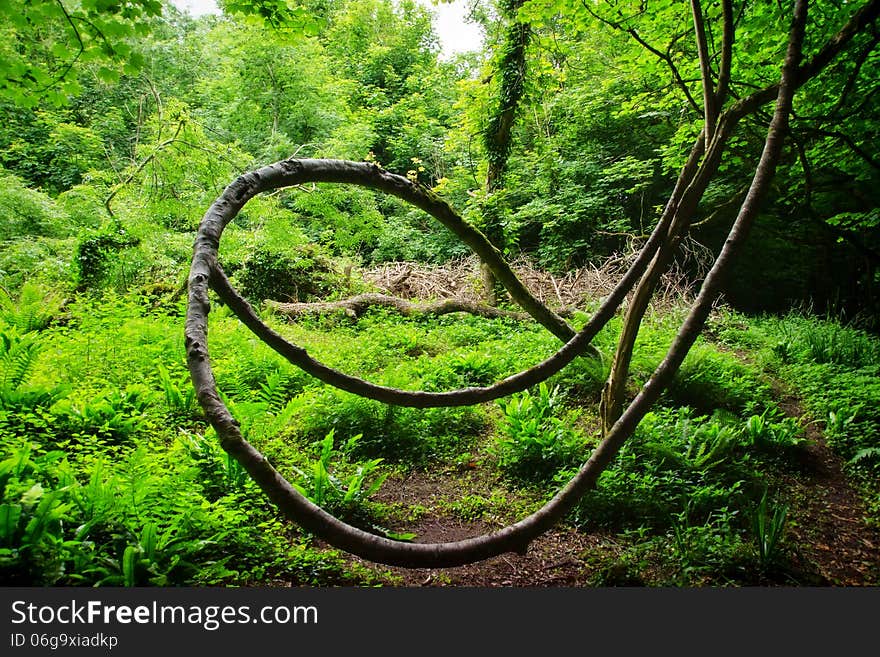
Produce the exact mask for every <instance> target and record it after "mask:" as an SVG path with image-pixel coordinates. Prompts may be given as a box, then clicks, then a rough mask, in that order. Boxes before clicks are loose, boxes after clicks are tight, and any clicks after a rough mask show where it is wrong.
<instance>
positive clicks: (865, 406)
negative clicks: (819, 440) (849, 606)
mask: <svg viewBox="0 0 880 657" xmlns="http://www.w3.org/2000/svg"><path fill="white" fill-rule="evenodd" d="M718 331H719V334H720V338H721V339H723V340H724V341H725V342H727V343H728V344H731V345H733V346H735V347H739V348H748V349H750V350H752V351H753V352H754V360H755V362H756V364H757V365H758V366H759V367H760V368H761V369H762V370H763V371H764V372H767V373H769V374H771V375H772V376H773V377H774V378H775V379H777V380H779V381H781V382H783V384H784V385H785V387H786V390H787V392H789V393H791V394H796V395H797V396H798V397H799V398H800V399H801V400H802V403H803V405H804V407H805V410H806V412H807V413H808V417H809V419H810V420H811V421H813V422H816V423H817V424H818V425H819V426H820V427H821V428H822V429H823V432H824V435H825V437H826V439H827V441H828V444H829V445H830V446H831V447H832V448H833V449H834V451H835V452H836V453H837V454H838V455H839V456H840V457H841V458H842V459H843V461H844V464H845V468H846V470H847V472H848V473H849V474H850V475H851V476H852V477H853V478H854V479H855V480H856V481H857V482H859V483H860V485H861V486H862V487H863V488H864V492H865V495H866V497H867V500H868V503H869V507H870V510H869V511H870V518H869V519H870V521H871V522H872V523H874V524H875V525H876V524H880V486H878V483H877V480H878V475H880V403H878V400H880V337H878V336H877V335H875V334H872V333H869V332H867V331H865V330H862V329H860V328H859V327H857V326H853V325H850V324H846V323H844V322H841V321H839V320H837V319H835V318H831V317H826V318H810V317H807V316H804V315H801V314H798V313H790V314H788V315H785V316H767V317H761V318H756V319H750V320H747V319H746V318H744V317H738V316H733V315H731V316H729V317H728V318H727V319H726V321H721V322H719V326H718Z"/></svg>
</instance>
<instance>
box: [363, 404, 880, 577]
mask: <svg viewBox="0 0 880 657" xmlns="http://www.w3.org/2000/svg"><path fill="white" fill-rule="evenodd" d="M780 408H781V409H782V410H783V411H784V412H785V413H787V414H788V415H791V416H796V417H802V415H803V410H802V408H801V407H800V405H799V404H798V403H797V400H796V399H795V398H793V397H791V396H784V397H782V398H781V401H780ZM806 431H807V438H808V439H809V446H808V447H807V449H806V452H805V454H804V458H803V461H802V462H801V463H799V464H797V465H796V466H794V467H792V468H790V469H789V468H786V469H785V471H781V472H775V473H772V474H771V475H770V476H771V477H773V478H774V479H777V480H778V481H779V482H780V483H781V486H782V487H783V489H784V493H783V494H784V495H785V497H786V498H787V499H788V500H789V505H790V511H789V523H788V526H787V528H786V532H787V533H786V536H787V541H786V543H787V545H789V546H790V547H791V548H792V549H793V554H792V562H793V564H794V565H795V567H796V568H797V570H799V571H801V573H802V574H803V575H807V574H809V575H808V576H805V577H802V578H800V579H799V580H796V581H789V582H786V581H785V579H784V578H783V579H782V580H780V581H777V582H773V584H786V583H790V584H794V585H820V586H866V585H877V584H878V583H880V531H878V529H877V528H871V527H869V526H867V525H866V523H865V520H864V519H865V515H866V514H865V507H864V504H863V502H862V500H861V499H860V496H859V494H858V492H857V491H855V490H854V489H853V488H852V486H851V484H850V482H849V481H848V479H847V477H846V476H845V474H844V472H843V468H842V463H841V461H840V459H839V458H838V457H836V456H835V455H834V453H833V452H832V451H831V450H830V449H829V448H828V446H827V445H826V443H825V440H824V437H823V436H822V433H821V430H820V429H819V427H818V426H817V425H816V424H815V423H809V424H806ZM499 487H503V482H501V480H500V479H498V478H497V474H495V473H494V469H492V468H491V467H490V466H488V465H486V466H479V465H478V466H477V467H476V468H474V469H471V470H467V471H464V472H460V471H459V472H454V471H446V472H440V473H433V474H430V473H422V472H416V473H411V474H409V475H407V476H405V477H398V478H396V479H395V478H392V479H389V480H388V481H387V482H386V484H385V486H384V487H383V489H382V492H381V499H380V501H382V502H383V503H385V504H388V505H390V506H391V507H392V508H400V509H407V508H417V509H420V510H421V513H419V514H418V515H417V517H413V518H409V519H408V521H406V522H401V527H400V528H401V529H403V530H406V531H413V532H415V533H416V534H417V536H418V539H417V540H419V542H432V543H433V542H447V541H456V540H461V539H463V538H469V537H472V536H477V535H480V534H484V533H487V532H491V531H495V530H497V529H500V528H501V527H503V526H504V525H505V524H507V523H509V522H511V521H514V520H516V519H519V518H520V517H522V515H524V514H525V513H526V512H527V511H526V510H523V509H521V508H520V509H518V510H516V509H513V508H504V507H503V506H502V507H501V508H499V507H498V505H497V504H496V506H495V507H494V508H488V509H487V508H483V509H480V512H479V513H477V514H474V517H473V518H469V517H467V514H462V513H461V505H459V506H458V507H456V506H455V505H452V506H450V503H449V500H467V499H470V500H474V499H476V500H480V501H483V502H485V501H486V500H488V499H489V498H490V496H491V495H492V494H493V492H494V493H497V492H498V491H499ZM505 495H508V496H509V497H508V499H516V498H517V492H516V491H509V490H506V489H504V490H502V495H499V496H498V497H496V498H493V499H503V498H504V496H505ZM537 502H538V501H533V503H537ZM414 505H417V506H414ZM490 506H491V505H490ZM619 551H620V546H619V543H618V541H617V540H616V538H615V537H614V536H612V535H602V534H598V533H593V534H585V533H582V532H580V531H577V530H576V529H573V528H570V527H565V526H558V527H556V528H554V529H553V530H551V531H550V532H548V533H546V534H545V535H543V536H541V537H540V538H539V539H537V540H536V541H535V542H534V543H533V544H532V545H531V546H530V547H529V550H528V552H527V553H526V554H525V555H519V554H504V555H501V556H499V557H495V558H492V559H488V560H486V561H482V562H479V563H476V564H470V565H467V566H461V567H457V568H439V569H424V568H420V569H406V568H383V567H378V566H375V565H373V564H369V563H367V562H363V561H361V560H360V559H357V558H352V560H353V561H358V562H360V563H361V564H363V565H365V566H368V567H370V568H371V569H375V570H379V571H382V572H386V573H388V574H389V575H390V576H391V577H392V578H393V580H392V581H391V582H390V583H391V585H397V586H407V587H412V586H455V587H571V586H595V585H596V581H597V579H596V575H597V568H599V567H602V568H606V569H607V567H608V563H609V560H610V561H611V562H612V563H613V561H614V559H615V558H616V555H617V553H618V552H619ZM648 569H649V570H650V566H648ZM620 583H623V584H639V580H638V579H636V580H635V581H632V582H630V581H628V580H627V579H626V578H624V579H623V580H622V581H621V582H620Z"/></svg>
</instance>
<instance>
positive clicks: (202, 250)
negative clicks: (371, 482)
mask: <svg viewBox="0 0 880 657" xmlns="http://www.w3.org/2000/svg"><path fill="white" fill-rule="evenodd" d="M328 165H329V166H332V167H342V166H345V165H354V166H356V167H363V166H364V165H363V164H362V163H357V162H344V161H337V160H292V159H291V160H284V161H282V162H276V163H275V164H273V165H269V166H268V167H264V168H262V169H259V170H257V171H254V172H251V173H248V174H244V175H243V176H240V177H239V178H238V179H236V180H235V181H233V182H232V183H231V184H230V185H229V186H228V187H227V188H226V189H225V190H224V192H223V193H222V194H221V195H220V197H219V198H218V199H217V200H216V201H215V202H214V203H213V204H212V206H211V207H210V208H209V209H208V212H207V213H206V214H205V217H204V218H203V219H202V222H201V224H200V226H199V231H198V235H197V236H196V243H195V247H194V253H193V263H192V267H191V269H190V279H191V280H192V279H193V277H194V276H198V277H202V276H204V277H205V280H206V281H207V282H208V284H209V285H210V287H211V288H213V289H214V291H215V292H216V293H217V295H218V296H219V297H220V299H221V300H222V301H223V302H224V303H226V304H227V306H229V308H230V309H231V310H232V311H233V313H235V314H236V316H237V317H238V318H239V319H240V320H241V321H242V323H244V324H245V326H247V327H248V328H250V329H251V331H253V332H254V334H255V335H257V337H259V338H260V339H262V340H263V341H264V342H265V343H266V344H267V345H269V346H270V347H271V348H272V349H274V350H275V351H276V352H277V353H278V354H279V355H281V356H282V357H284V358H286V359H287V360H288V361H289V362H290V363H292V364H294V365H296V366H298V367H300V368H301V369H303V370H304V371H305V372H307V373H309V374H311V375H312V376H314V377H316V378H318V379H319V380H321V381H323V382H324V383H327V384H329V385H333V386H335V387H337V388H340V389H342V390H345V391H347V392H351V393H354V394H357V395H361V396H363V397H367V398H369V399H374V400H376V401H381V402H385V403H388V404H396V405H399V406H410V407H415V408H431V407H438V406H445V407H449V406H469V405H472V404H477V403H482V402H488V401H493V400H495V399H499V398H501V397H504V396H507V395H510V394H513V393H516V392H521V391H523V390H525V389H526V388H529V387H531V386H533V385H536V384H538V383H540V382H542V381H544V380H546V379H547V378H548V377H550V376H552V375H553V374H555V373H557V372H559V371H560V370H561V369H562V368H563V367H565V366H566V365H568V363H570V362H571V361H572V360H574V359H575V358H576V357H577V356H579V355H581V354H583V353H585V352H588V351H589V350H591V349H592V350H593V351H595V349H594V348H593V347H592V345H591V344H590V342H591V340H592V339H593V338H594V337H595V336H596V334H597V333H598V332H599V331H600V330H602V328H603V327H604V326H605V325H606V324H607V323H608V321H609V320H610V319H611V318H612V317H613V316H614V313H615V311H616V310H617V308H618V306H620V304H621V302H622V301H623V299H624V297H625V296H626V295H627V293H628V292H629V291H630V289H631V288H632V286H633V285H634V284H635V282H636V281H637V280H638V278H639V276H641V275H642V273H643V272H644V271H645V269H646V267H647V266H648V263H649V262H650V261H651V258H652V257H653V256H654V254H655V253H656V251H657V250H658V249H659V247H660V245H661V243H662V242H663V240H664V238H665V235H666V231H667V229H668V220H667V219H668V218H666V219H661V221H660V222H658V224H657V226H656V227H655V228H654V231H653V232H652V233H651V235H650V237H649V238H648V240H647V241H646V242H645V244H644V246H643V247H642V250H641V251H640V252H639V255H638V256H637V257H636V259H635V260H634V261H633V264H632V266H631V267H630V269H629V270H628V271H627V272H626V273H625V274H624V275H623V277H622V278H621V279H620V281H618V283H617V285H616V286H615V287H614V289H613V290H612V291H611V293H610V294H609V295H608V296H607V297H605V299H604V301H603V302H602V303H601V304H600V306H599V308H598V309H597V310H596V312H595V313H594V314H593V316H592V318H591V319H590V320H589V321H588V322H587V323H586V324H585V325H584V327H583V328H582V329H581V330H580V331H579V332H578V333H577V334H575V335H574V337H572V339H571V340H569V341H568V342H567V343H566V344H565V345H563V346H562V347H561V348H560V349H559V351H557V352H556V353H555V354H553V355H551V356H550V357H549V358H547V359H545V360H544V361H542V362H541V363H539V364H537V365H535V366H534V367H532V368H530V369H527V370H524V371H522V372H519V373H518V374H514V375H512V376H509V377H507V378H505V379H503V380H502V381H499V382H498V383H496V384H494V385H492V386H488V387H484V388H477V387H471V388H463V389H460V390H453V391H448V392H424V391H412V390H399V389H397V388H390V387H386V386H377V385H375V384H372V383H369V382H367V381H364V380H363V379H359V378H357V377H353V376H350V375H348V374H344V373H343V372H340V371H338V370H335V369H333V368H331V367H328V366H327V365H324V364H323V363H321V362H320V361H318V360H316V359H314V358H312V357H311V356H310V355H309V354H308V353H307V352H306V350H305V349H303V348H302V347H299V346H296V345H294V344H291V343H290V342H288V341H287V340H285V339H284V338H283V337H282V336H281V335H279V334H278V333H277V332H275V331H273V330H272V329H271V328H269V327H268V326H266V324H265V323H263V321H262V320H261V319H260V318H259V317H258V315H257V313H256V312H255V311H254V309H253V307H251V305H250V304H249V303H248V301H247V300H246V299H244V298H243V297H242V296H241V295H240V294H238V292H236V291H235V289H234V288H233V287H232V285H231V284H230V283H229V280H228V279H227V278H226V275H225V274H224V273H223V270H222V269H221V267H220V266H219V264H218V262H217V257H218V248H219V244H220V237H221V235H222V233H223V229H224V228H225V226H226V225H228V223H229V222H230V221H232V219H234V218H235V216H236V214H237V213H238V212H239V211H240V210H241V208H242V207H243V206H244V204H245V203H247V201H248V200H249V199H250V198H252V197H253V196H254V195H256V194H257V193H258V192H259V191H265V190H266V189H274V188H275V187H277V186H282V185H284V184H290V183H289V182H285V181H288V180H290V179H289V178H286V177H284V175H285V174H284V172H285V171H290V170H291V169H292V168H293V169H297V168H298V167H306V166H308V167H311V168H317V169H318V170H321V171H324V170H325V169H326V168H327V167H328ZM366 166H369V167H370V169H371V170H376V169H377V167H374V166H373V165H366ZM379 172H380V173H387V172H381V170H379ZM310 175H312V176H314V173H311V174H310ZM389 175H392V174H389ZM395 178H396V179H398V180H399V181H402V182H403V184H405V185H409V186H412V183H410V181H408V180H406V179H404V178H401V177H400V176H395ZM261 181H262V182H261ZM321 181H323V182H326V179H324V178H322V179H321ZM352 181H353V180H351V179H346V180H344V181H343V182H352ZM354 184H365V183H362V182H361V183H358V182H357V180H356V179H355V180H354ZM419 189H420V190H422V188H419ZM447 207H448V206H447ZM450 211H451V209H450ZM193 295H196V298H193ZM190 297H191V298H190V305H189V307H188V309H187V336H190V334H192V341H193V343H194V344H196V345H203V348H204V352H205V357H207V313H208V311H209V309H210V304H209V302H208V298H207V288H205V290H204V291H202V288H201V287H193V286H192V285H190ZM196 355H197V356H198V354H196Z"/></svg>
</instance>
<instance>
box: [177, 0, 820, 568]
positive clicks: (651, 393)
mask: <svg viewBox="0 0 880 657" xmlns="http://www.w3.org/2000/svg"><path fill="white" fill-rule="evenodd" d="M806 5H807V2H806V0H798V2H797V5H796V8H795V17H794V21H793V24H792V30H791V36H790V38H789V45H788V49H787V53H786V59H785V64H784V66H783V72H782V82H781V84H780V85H779V87H778V89H779V91H778V99H777V103H776V110H775V112H774V117H773V120H772V122H771V126H770V130H769V131H768V136H767V140H766V143H765V147H764V151H763V153H762V156H761V160H760V162H759V164H758V167H757V170H756V174H755V177H754V180H753V182H752V186H751V187H750V189H749V192H748V194H747V195H746V199H745V201H744V203H743V206H742V208H741V209H740V212H739V214H738V216H737V219H736V221H735V222H734V224H733V227H732V228H731V231H730V234H729V235H728V239H727V241H726V242H725V245H724V247H723V248H722V251H721V253H720V255H719V257H718V259H717V260H716V262H715V264H714V265H713V267H712V269H711V270H710V272H709V274H708V275H707V276H706V278H705V280H704V282H703V285H702V287H701V290H700V293H699V294H698V296H697V299H696V301H695V302H694V305H693V307H692V309H691V311H690V312H689V314H688V317H687V319H686V320H685V322H684V323H683V325H682V327H681V328H680V330H679V332H678V334H677V335H676V338H675V340H674V341H673V343H672V345H671V346H670V349H669V351H668V352H667V354H666V356H665V357H664V359H663V361H662V362H661V364H660V365H659V366H658V368H657V369H656V370H655V372H654V374H653V375H652V377H651V378H650V379H649V381H648V382H647V383H646V384H645V386H644V387H643V388H642V390H641V392H640V393H639V395H637V396H636V398H635V399H634V400H633V402H632V403H631V404H630V406H629V407H628V408H627V409H626V411H625V412H624V413H623V414H622V415H621V417H620V418H619V419H618V421H617V422H615V423H614V425H613V426H612V428H611V429H610V431H609V432H608V433H607V434H606V435H605V437H604V438H603V440H602V442H601V443H600V444H599V446H598V447H597V448H596V449H595V450H594V452H593V454H592V455H591V456H590V458H589V459H588V461H587V462H586V463H585V464H584V466H583V467H582V468H581V469H580V470H579V472H578V473H577V474H576V475H575V476H574V478H572V480H571V481H570V482H569V483H568V484H567V485H566V486H565V487H564V488H563V489H562V490H560V491H559V492H558V493H557V494H556V495H555V496H554V497H553V498H552V499H551V500H550V501H549V502H548V503H547V504H545V505H544V506H543V507H542V508H541V509H539V510H538V511H536V512H535V513H533V514H531V515H530V516H528V517H526V518H524V519H523V520H521V521H519V522H517V523H514V524H513V525H510V526H508V527H505V528H504V529H502V530H500V531H498V532H495V533H493V534H488V535H484V536H480V537H476V538H471V539H467V540H463V541H458V542H454V543H440V544H419V543H404V542H399V541H393V540H390V539H387V538H384V537H380V536H376V535H373V534H369V533H367V532H364V531H362V530H359V529H356V528H354V527H351V526H350V525H347V524H345V523H343V522H341V521H339V520H338V519H336V518H334V517H333V516H331V515H329V514H327V513H326V512H325V511H323V510H322V509H321V508H320V507H318V506H316V505H315V504H313V503H312V502H310V501H309V500H308V499H307V498H305V497H304V496H303V495H301V494H300V493H299V492H298V491H297V490H296V489H295V488H293V486H291V485H290V484H289V483H288V482H287V481H286V480H285V479H284V478H283V477H282V476H281V475H280V474H279V473H278V472H277V471H276V470H275V469H274V468H272V466H271V465H270V464H269V463H268V461H267V460H266V459H265V457H263V456H262V455H261V454H260V453H259V452H258V451H256V450H255V449H254V448H253V447H252V446H251V445H250V444H249V443H248V442H247V441H246V440H244V438H243V436H242V435H241V432H240V431H239V428H238V425H237V423H236V421H235V420H234V418H232V416H231V415H230V414H229V411H228V410H227V409H226V407H225V406H224V404H223V403H222V401H221V400H220V397H219V393H218V392H217V389H216V385H215V382H214V378H213V373H212V372H211V368H210V361H209V358H208V352H207V344H206V343H207V315H208V311H209V305H208V285H209V282H210V280H211V277H212V275H213V274H214V273H215V272H216V271H217V268H216V244H217V242H219V237H220V232H219V231H214V230H213V228H214V227H213V226H212V225H211V222H210V221H208V218H209V215H211V213H212V211H214V209H215V208H217V209H220V208H223V207H225V206H224V204H228V205H229V207H231V208H234V207H236V206H237V207H238V208H240V207H241V205H243V203H244V201H246V200H247V197H248V194H247V189H245V190H244V192H243V193H241V194H239V195H236V193H235V192H236V191H237V190H240V189H241V188H239V187H235V183H233V185H231V186H230V188H231V189H232V198H231V199H229V200H227V199H223V198H221V199H220V200H218V202H217V203H215V206H212V210H209V212H208V215H206V221H205V222H203V223H207V224H208V225H207V226H206V227H205V230H204V231H203V230H201V229H200V231H199V236H198V238H197V241H196V248H195V252H194V255H193V264H192V268H191V270H190V279H189V281H190V297H189V306H188V309H187V322H186V346H187V356H188V363H189V367H190V372H191V375H192V379H193V384H194V386H195V388H196V391H197V395H198V399H199V402H200V403H201V405H202V407H203V408H204V409H205V412H206V414H207V415H208V418H209V420H210V421H211V423H212V425H213V426H214V428H215V429H216V431H217V434H218V436H219V438H220V441H221V444H222V446H223V448H224V449H225V450H226V451H227V452H229V453H230V454H231V455H233V457H234V458H236V460H238V461H239V463H241V464H242V466H243V467H244V468H245V469H246V470H247V472H248V473H249V474H250V476H251V477H252V478H253V479H254V480H255V481H256V482H257V484H258V485H259V486H260V487H261V489H262V490H263V491H264V492H265V493H266V494H267V495H268V496H269V498H270V499H271V500H272V501H273V502H274V503H275V504H276V505H277V506H278V507H279V508H280V509H281V510H282V511H283V512H284V513H285V514H286V515H288V516H289V517H290V518H291V519H292V520H294V521H295V522H297V523H299V524H300V525H301V526H302V527H304V528H305V529H307V530H308V531H311V532H313V533H315V534H316V535H318V536H319V537H321V538H322V539H324V540H326V541H328V542H329V543H330V544H332V545H334V546H335V547H337V548H340V549H343V550H347V551H349V552H351V553H353V554H356V555H358V556H361V557H363V558H365V559H368V560H371V561H375V562H379V563H385V564H392V565H401V566H407V567H448V566H456V565H462V564H465V563H471V562H474V561H479V560H482V559H486V558H489V557H492V556H496V555H499V554H502V553H504V552H508V551H516V552H523V551H525V550H526V549H527V547H528V545H529V543H530V542H531V541H532V540H533V539H534V538H536V537H537V536H539V535H540V534H542V533H543V532H545V531H546V530H547V529H549V528H550V527H552V526H553V524H555V523H556V522H557V521H558V520H560V519H561V518H562V517H564V516H565V514H566V513H568V512H569V511H570V510H571V509H572V508H573V507H574V505H575V504H576V503H577V501H578V500H579V499H580V497H581V496H582V495H583V494H584V493H585V492H586V491H587V490H588V489H589V488H591V487H593V486H594V485H595V483H596V480H597V479H598V476H599V475H600V474H601V472H602V471H603V470H604V468H605V467H607V465H608V464H609V463H610V462H611V460H612V459H613V458H614V456H615V455H616V454H617V452H618V451H619V449H620V447H621V446H622V445H623V443H624V441H625V440H626V439H627V438H628V437H629V436H630V435H631V433H632V431H633V430H634V429H635V427H636V426H637V425H638V423H639V422H640V421H641V419H642V418H643V417H644V415H645V413H647V412H648V410H649V409H650V407H651V405H652V404H653V403H654V402H655V401H656V400H657V399H658V398H659V396H660V394H661V393H662V391H663V389H664V388H665V387H666V386H667V385H668V384H669V382H670V380H671V378H672V376H673V375H674V374H675V372H676V371H677V369H678V368H679V367H680V365H681V363H682V361H683V360H684V358H685V356H686V355H687V352H688V350H689V349H690V347H691V346H692V345H693V343H694V341H695V340H696V338H697V337H698V335H699V333H700V331H701V330H702V326H703V324H704V323H705V319H706V317H707V316H708V313H709V311H710V309H711V306H712V303H713V301H714V299H715V298H716V297H717V294H718V292H719V291H720V285H721V280H722V278H723V276H724V274H725V273H726V271H727V270H728V269H729V266H730V262H731V260H732V258H733V255H734V253H735V251H736V250H737V249H738V248H739V246H741V244H742V243H743V241H744V240H745V238H746V236H747V234H748V230H749V228H750V226H751V224H752V223H753V221H754V218H755V216H756V215H757V210H758V204H759V202H760V200H761V197H762V196H763V193H764V192H765V191H766V189H767V187H768V186H769V183H770V181H771V179H772V177H773V175H774V173H775V166H776V162H777V160H778V157H779V153H780V150H781V147H782V140H783V134H784V132H785V126H786V122H787V118H788V114H789V112H790V109H791V101H792V96H793V93H794V90H795V88H796V84H794V80H795V79H796V71H797V62H798V58H799V55H800V47H801V43H802V41H803V34H804V24H805V21H806ZM261 171H262V170H261ZM230 188H228V189H230ZM218 204H219V205H218ZM658 227H659V224H658ZM662 234H663V231H656V230H655V233H654V235H652V239H653V238H654V237H655V236H656V235H661V236H662ZM661 238H662V237H661ZM658 239H659V238H658ZM650 241H651V240H649V242H650ZM212 243H213V244H214V246H215V250H214V256H215V258H214V260H212V258H211V248H210V247H211V244H212ZM200 247H203V248H201V249H200ZM646 252H647V249H646V250H643V254H642V255H644V254H645V253H646ZM649 257H650V256H649ZM594 319H595V318H594ZM572 342H574V341H572Z"/></svg>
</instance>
